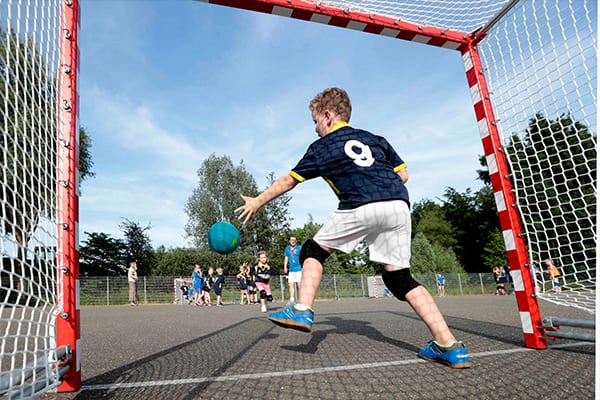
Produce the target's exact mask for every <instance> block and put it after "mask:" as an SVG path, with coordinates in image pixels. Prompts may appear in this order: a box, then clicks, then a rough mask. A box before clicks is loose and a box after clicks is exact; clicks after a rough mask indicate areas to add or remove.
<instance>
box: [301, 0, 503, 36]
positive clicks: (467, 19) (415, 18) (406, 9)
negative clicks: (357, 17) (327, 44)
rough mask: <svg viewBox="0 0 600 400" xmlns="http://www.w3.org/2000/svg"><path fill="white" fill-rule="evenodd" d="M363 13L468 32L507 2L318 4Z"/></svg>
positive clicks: (363, 0)
mask: <svg viewBox="0 0 600 400" xmlns="http://www.w3.org/2000/svg"><path fill="white" fill-rule="evenodd" d="M306 2H307V3H315V4H316V3H321V4H326V5H331V6H335V7H339V8H342V9H346V10H348V11H354V12H360V13H364V14H373V15H382V16H386V17H390V18H394V19H398V20H402V21H406V22H411V23H414V24H416V25H423V26H429V27H435V28H441V29H450V30H454V31H459V32H466V33H471V32H473V31H475V30H477V29H479V28H481V27H483V26H484V25H485V24H486V23H487V22H489V21H490V20H491V19H492V18H493V17H494V16H495V15H497V14H498V13H499V12H500V10H502V8H503V7H504V6H505V5H506V4H508V3H510V0H478V1H474V0H412V1H401V0H350V1H336V0H332V1H318V0H307V1H306Z"/></svg>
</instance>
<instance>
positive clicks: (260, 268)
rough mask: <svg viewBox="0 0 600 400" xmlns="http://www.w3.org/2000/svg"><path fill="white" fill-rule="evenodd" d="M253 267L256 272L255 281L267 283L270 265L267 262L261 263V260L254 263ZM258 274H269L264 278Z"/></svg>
mask: <svg viewBox="0 0 600 400" xmlns="http://www.w3.org/2000/svg"><path fill="white" fill-rule="evenodd" d="M253 267H254V271H255V272H256V282H261V283H269V280H270V279H271V278H270V275H271V267H270V266H269V264H263V263H261V262H258V263H256V264H254V265H253ZM259 275H269V278H268V279H265V278H262V277H260V276H259Z"/></svg>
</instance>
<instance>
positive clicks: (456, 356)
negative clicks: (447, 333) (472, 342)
mask: <svg viewBox="0 0 600 400" xmlns="http://www.w3.org/2000/svg"><path fill="white" fill-rule="evenodd" d="M419 357H421V358H422V359H424V360H427V361H433V362H439V363H442V364H446V365H448V366H450V367H452V368H469V367H470V366H471V361H470V360H469V355H468V354H467V349H466V348H465V345H464V344H463V342H455V343H454V344H452V345H450V346H441V345H439V344H438V343H437V342H436V341H435V340H430V341H429V342H427V347H424V348H422V349H421V350H419Z"/></svg>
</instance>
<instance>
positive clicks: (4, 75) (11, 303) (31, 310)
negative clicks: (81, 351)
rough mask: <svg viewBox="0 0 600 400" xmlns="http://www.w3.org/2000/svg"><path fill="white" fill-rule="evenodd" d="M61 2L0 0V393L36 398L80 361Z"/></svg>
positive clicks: (72, 106) (68, 101)
mask: <svg viewBox="0 0 600 400" xmlns="http://www.w3.org/2000/svg"><path fill="white" fill-rule="evenodd" d="M64 4H65V2H62V1H51V0H46V1H44V0H38V1H26V0H23V1H1V2H0V95H1V96H2V97H1V99H0V114H1V115H2V136H1V138H0V209H1V221H0V251H1V253H2V263H1V265H0V283H1V285H0V297H1V300H0V301H1V303H0V318H1V319H0V331H1V336H2V338H1V339H0V340H1V342H0V351H1V354H2V355H1V357H2V360H1V363H0V397H2V398H20V397H32V396H34V395H36V394H39V393H41V392H44V391H46V390H48V389H50V388H53V387H56V386H58V385H60V384H61V382H63V379H64V378H65V376H66V375H68V374H71V375H73V374H77V370H78V363H74V362H73V361H75V360H74V359H73V357H74V351H75V348H76V345H75V342H73V343H72V344H70V345H67V343H66V342H70V341H71V339H73V338H74V337H75V336H77V335H78V325H77V324H78V314H77V311H76V310H75V309H74V308H75V307H78V305H76V304H75V301H74V296H75V295H76V292H77V291H76V288H75V286H76V282H75V281H74V278H75V277H76V275H77V273H78V271H77V268H76V267H74V264H73V260H68V259H67V258H69V257H72V256H73V255H74V254H76V253H75V247H76V246H75V241H74V240H73V237H74V234H75V232H76V226H75V224H74V223H73V221H72V220H71V219H70V217H69V214H70V215H71V216H73V215H74V214H75V213H74V212H73V210H72V209H71V210H69V207H68V206H66V205H67V204H69V200H68V197H69V196H70V195H69V193H70V192H73V188H75V187H76V185H77V183H76V182H75V179H73V176H74V174H73V175H69V174H65V173H64V170H65V169H67V168H70V169H71V170H72V169H73V164H70V165H68V163H69V160H71V161H72V160H74V156H73V155H72V154H74V153H73V152H72V151H71V150H72V149H73V148H74V147H75V146H73V143H74V142H73V141H72V138H71V137H70V135H71V133H72V132H73V131H74V126H75V125H74V118H72V116H66V115H64V112H65V111H68V112H71V113H72V112H73V111H74V109H75V102H74V101H73V98H71V96H70V95H68V94H65V93H64V87H65V85H66V82H65V77H64V75H65V73H64V72H65V71H66V70H67V69H69V68H72V66H71V65H70V64H69V62H68V61H66V59H65V56H66V55H68V53H69V52H70V51H69V50H68V49H65V48H64V44H63V39H64V38H65V36H68V35H71V37H73V36H72V35H73V34H74V33H75V32H70V31H69V29H68V28H67V26H66V25H65V21H66V20H67V19H68V18H67V13H66V12H65V11H64V9H63V8H64ZM74 69H75V68H73V70H74ZM61 149H63V150H62V151H61ZM64 149H66V150H67V151H64ZM68 153H71V155H68ZM61 324H63V325H62V326H63V328H61ZM65 324H66V326H67V327H68V329H67V330H68V331H70V332H67V331H66V330H65V329H64V326H65ZM74 385H75V386H77V380H76V381H75V383H74ZM4 396H6V397H4Z"/></svg>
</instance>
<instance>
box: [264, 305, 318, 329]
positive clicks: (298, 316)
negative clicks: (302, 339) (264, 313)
mask: <svg viewBox="0 0 600 400" xmlns="http://www.w3.org/2000/svg"><path fill="white" fill-rule="evenodd" d="M297 307H298V306H297V305H295V304H292V305H290V306H289V307H286V308H284V309H283V310H281V311H277V312H272V313H270V314H269V320H271V321H273V322H275V323H276V324H277V325H279V326H282V327H284V328H291V329H296V330H299V331H303V332H312V324H313V320H314V318H315V313H314V312H313V310H311V309H310V308H308V307H307V310H299V309H298V308H297Z"/></svg>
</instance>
